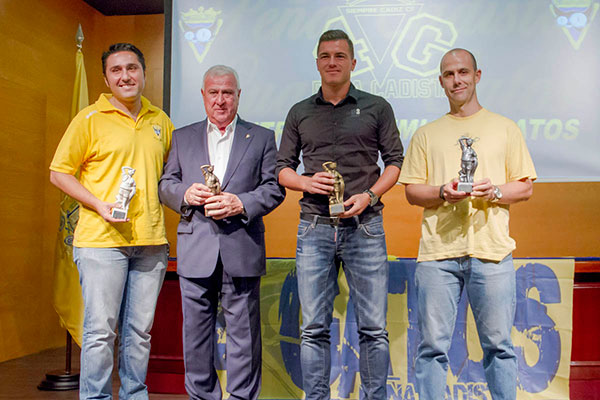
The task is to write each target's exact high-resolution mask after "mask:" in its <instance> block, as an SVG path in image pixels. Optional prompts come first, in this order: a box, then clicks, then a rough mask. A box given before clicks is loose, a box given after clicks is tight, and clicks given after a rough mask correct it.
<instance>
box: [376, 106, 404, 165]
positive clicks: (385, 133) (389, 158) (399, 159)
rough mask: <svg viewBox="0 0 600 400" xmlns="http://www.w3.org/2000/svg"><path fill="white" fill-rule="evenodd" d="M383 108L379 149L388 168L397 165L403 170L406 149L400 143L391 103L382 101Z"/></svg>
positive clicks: (380, 114)
mask: <svg viewBox="0 0 600 400" xmlns="http://www.w3.org/2000/svg"><path fill="white" fill-rule="evenodd" d="M382 102H383V103H382V107H381V111H380V113H379V118H378V124H379V126H378V149H379V152H380V153H381V159H382V160H383V164H384V165H385V166H386V167H387V166H390V165H395V166H396V167H398V168H400V169H401V168H402V163H403V162H404V156H403V152H404V148H403V147H402V142H401V141H400V132H399V131H398V125H396V118H395V117H394V111H393V110H392V106H391V105H390V103H388V102H387V101H385V100H383V99H382Z"/></svg>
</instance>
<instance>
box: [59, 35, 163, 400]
mask: <svg viewBox="0 0 600 400" xmlns="http://www.w3.org/2000/svg"><path fill="white" fill-rule="evenodd" d="M102 67H103V72H104V80H105V82H106V85H107V86H108V87H109V88H110V91H111V93H112V94H102V95H100V98H99V99H98V100H97V101H96V103H94V104H92V105H90V106H89V107H86V108H85V109H83V110H82V111H81V112H80V113H79V114H77V116H75V118H74V119H73V121H72V122H71V124H70V125H69V127H68V128H67V131H66V132H65V134H64V136H63V138H62V139H61V142H60V144H59V145H58V149H57V150H56V154H55V155H54V158H53V160H52V163H51V164H50V170H51V171H50V181H51V182H52V183H53V184H54V185H56V186H57V187H58V188H59V189H61V190H62V191H63V192H65V193H66V194H68V195H69V196H71V197H73V198H74V199H76V200H77V201H78V202H79V203H80V206H81V207H80V211H79V221H78V223H77V228H76V229H75V235H74V243H73V259H74V261H75V263H76V264H77V269H78V270H79V280H80V282H81V287H82V294H83V303H84V321H83V342H82V347H81V374H80V385H79V394H80V399H92V398H93V399H99V398H111V396H112V383H111V375H112V369H113V353H114V349H113V348H114V339H115V336H116V331H117V326H118V332H119V343H120V349H119V376H120V378H121V388H120V390H119V398H120V399H132V398H135V399H148V390H147V388H146V385H145V383H144V382H145V380H146V371H147V367H148V359H149V356H150V333H149V332H150V328H151V327H152V321H153V319H154V309H155V307H156V300H157V298H158V292H159V291H160V287H161V286H162V282H163V278H164V275H165V271H166V267H167V238H166V235H165V226H164V216H163V209H162V206H161V205H160V202H159V199H158V180H159V179H160V176H161V174H162V170H163V164H164V162H165V161H166V158H167V154H168V152H169V150H170V147H171V133H172V131H173V124H172V123H171V121H170V120H169V117H167V115H166V114H165V113H164V112H163V111H161V110H160V109H159V108H157V107H155V106H153V105H152V104H150V102H149V101H148V100H147V99H146V98H144V97H143V96H142V91H143V89H144V84H145V70H146V65H145V61H144V56H143V54H142V52H141V51H140V50H139V49H138V48H137V47H135V46H134V45H132V44H129V43H117V44H114V45H112V46H110V47H109V49H108V51H107V52H105V53H104V54H103V55H102ZM78 171H79V174H78V176H77V177H76V174H77V172H78ZM134 190H135V192H134ZM117 194H119V195H120V197H121V198H125V199H127V200H128V209H127V216H126V217H125V218H123V216H122V215H121V216H117V214H113V210H114V209H119V208H123V207H122V206H123V204H119V203H117V202H116V199H117ZM132 194H133V195H132Z"/></svg>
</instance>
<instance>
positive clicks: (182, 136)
mask: <svg viewBox="0 0 600 400" xmlns="http://www.w3.org/2000/svg"><path fill="white" fill-rule="evenodd" d="M206 125H207V121H206V120H204V121H201V122H198V123H195V124H192V125H188V126H186V127H184V128H180V129H177V130H175V131H174V132H173V140H172V144H171V152H170V153H169V158H168V160H167V163H166V165H165V169H164V172H163V175H162V177H161V179H160V182H159V196H160V200H161V201H162V202H163V203H164V204H166V205H167V206H168V207H169V208H171V209H173V210H175V211H176V212H177V213H179V214H181V219H180V221H179V226H178V227H177V273H178V274H179V275H181V276H184V277H186V278H206V277H209V276H210V275H211V274H212V273H213V271H214V269H215V266H216V264H217V259H218V257H219V254H220V255H221V261H222V262H223V268H224V270H225V271H226V272H227V273H228V274H229V275H230V276H234V277H250V276H261V275H264V274H265V272H266V266H265V264H266V261H265V238H264V231H265V226H264V223H263V220H262V217H263V215H266V214H268V213H269V212H270V211H272V210H273V209H274V208H275V207H277V206H278V205H279V204H280V203H281V202H282V201H283V199H284V196H285V191H284V189H283V188H282V187H281V186H279V185H278V184H277V180H276V178H275V163H276V153H277V148H276V146H275V134H274V132H273V131H271V130H268V129H265V128H263V127H261V126H258V125H256V124H252V123H250V122H246V121H244V120H242V119H241V118H239V117H238V121H237V124H236V128H235V132H234V138H233V144H232V146H231V153H230V155H229V163H228V164H227V169H226V171H225V176H224V178H223V182H221V187H222V190H223V191H224V192H229V193H233V194H236V195H237V196H238V197H239V199H240V200H241V201H242V203H243V205H244V209H245V210H246V215H245V216H242V215H236V216H234V217H230V218H225V219H223V220H220V221H217V220H214V219H212V218H210V217H205V216H204V207H182V206H183V205H184V203H183V196H184V194H185V191H186V190H187V189H188V187H190V185H191V184H192V183H196V182H198V183H204V176H203V175H202V170H201V169H200V166H201V165H204V164H210V158H209V154H208V142H207V134H206Z"/></svg>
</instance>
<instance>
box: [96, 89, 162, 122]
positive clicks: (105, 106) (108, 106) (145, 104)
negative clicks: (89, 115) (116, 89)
mask: <svg viewBox="0 0 600 400" xmlns="http://www.w3.org/2000/svg"><path fill="white" fill-rule="evenodd" d="M111 97H112V94H110V93H102V94H100V97H99V98H98V101H97V102H96V106H97V107H98V111H100V112H109V111H118V112H121V110H119V109H118V108H117V107H115V106H113V105H112V103H111V102H110V101H109V99H110V98H111ZM151 107H152V103H150V100H148V99H147V98H145V97H144V96H142V108H141V109H140V112H139V114H138V118H139V117H140V116H142V115H144V114H145V113H147V112H149V111H150V109H151Z"/></svg>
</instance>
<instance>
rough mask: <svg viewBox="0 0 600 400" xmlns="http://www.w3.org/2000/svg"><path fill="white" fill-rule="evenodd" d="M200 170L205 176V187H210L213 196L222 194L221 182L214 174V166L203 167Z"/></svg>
mask: <svg viewBox="0 0 600 400" xmlns="http://www.w3.org/2000/svg"><path fill="white" fill-rule="evenodd" d="M200 169H202V175H204V182H205V185H206V186H208V188H209V189H210V191H211V192H212V194H221V182H219V178H217V176H216V175H215V174H214V173H213V171H214V170H215V167H214V165H203V166H201V167H200Z"/></svg>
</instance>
